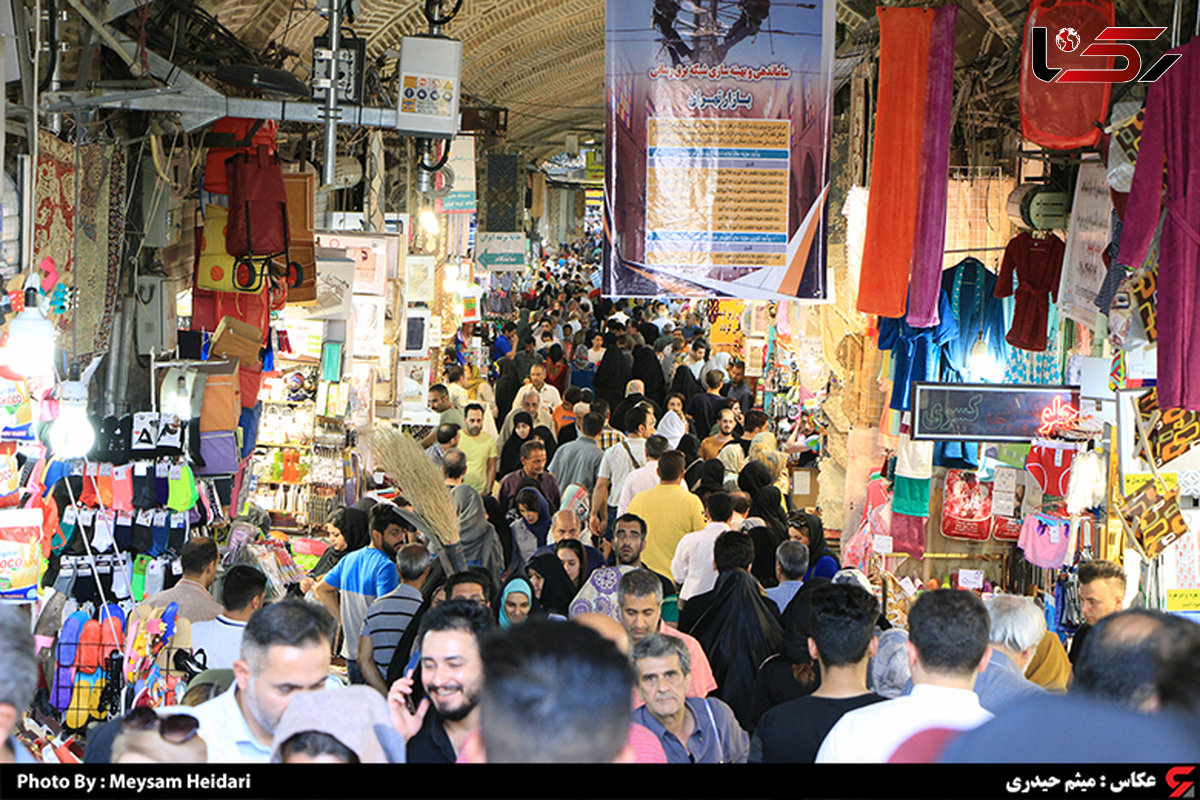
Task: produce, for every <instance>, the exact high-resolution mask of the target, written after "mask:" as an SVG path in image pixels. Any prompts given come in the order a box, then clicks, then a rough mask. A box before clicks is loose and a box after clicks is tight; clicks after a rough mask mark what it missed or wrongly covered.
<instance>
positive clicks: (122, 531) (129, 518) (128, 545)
mask: <svg viewBox="0 0 1200 800" xmlns="http://www.w3.org/2000/svg"><path fill="white" fill-rule="evenodd" d="M113 541H114V542H115V543H116V545H117V549H118V550H120V551H121V552H122V553H127V552H129V551H130V550H132V549H133V515H132V514H130V513H128V512H121V513H120V514H117V522H116V525H114V526H113Z"/></svg>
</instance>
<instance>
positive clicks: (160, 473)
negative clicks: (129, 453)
mask: <svg viewBox="0 0 1200 800" xmlns="http://www.w3.org/2000/svg"><path fill="white" fill-rule="evenodd" d="M170 471H171V465H170V464H168V463H167V462H165V461H159V462H158V463H157V464H155V465H154V477H156V478H165V477H167V473H168V472H170Z"/></svg>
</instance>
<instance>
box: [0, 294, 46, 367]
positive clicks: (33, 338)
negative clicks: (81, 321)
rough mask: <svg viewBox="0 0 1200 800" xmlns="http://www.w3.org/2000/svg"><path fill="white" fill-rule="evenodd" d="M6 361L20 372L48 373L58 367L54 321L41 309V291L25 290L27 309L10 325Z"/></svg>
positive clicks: (5, 353)
mask: <svg viewBox="0 0 1200 800" xmlns="http://www.w3.org/2000/svg"><path fill="white" fill-rule="evenodd" d="M4 360H5V362H6V363H7V364H8V367H9V369H11V370H12V371H13V372H15V373H17V374H18V375H46V374H48V373H50V372H52V371H53V370H54V323H52V322H50V320H48V319H46V317H45V316H43V315H42V312H41V310H40V309H39V308H38V290H37V289H36V288H35V287H32V286H30V287H27V288H26V289H25V308H24V309H23V310H22V311H21V313H19V314H17V316H16V317H14V318H13V321H12V322H10V323H9V324H8V346H7V347H5V348H4Z"/></svg>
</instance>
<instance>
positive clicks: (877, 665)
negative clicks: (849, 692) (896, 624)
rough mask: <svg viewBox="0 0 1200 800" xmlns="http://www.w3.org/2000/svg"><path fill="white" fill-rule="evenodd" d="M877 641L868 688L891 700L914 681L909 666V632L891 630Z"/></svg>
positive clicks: (868, 669) (868, 667)
mask: <svg viewBox="0 0 1200 800" xmlns="http://www.w3.org/2000/svg"><path fill="white" fill-rule="evenodd" d="M876 639H877V640H878V641H879V647H878V649H877V650H876V651H875V657H874V658H872V659H871V661H870V663H869V665H868V666H867V688H868V689H870V690H871V691H872V692H874V693H875V694H877V695H879V696H881V697H886V698H888V699H889V700H891V699H893V698H896V697H899V696H900V695H901V694H903V692H904V687H905V686H907V685H908V682H909V681H910V680H911V679H912V672H911V670H910V668H909V664H908V647H907V645H908V631H906V630H904V629H903V628H889V629H888V630H886V631H884V632H883V633H881V634H879V635H878V636H877V637H876Z"/></svg>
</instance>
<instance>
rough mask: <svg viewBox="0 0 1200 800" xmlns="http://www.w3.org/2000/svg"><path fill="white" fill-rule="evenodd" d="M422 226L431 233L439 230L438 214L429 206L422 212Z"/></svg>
mask: <svg viewBox="0 0 1200 800" xmlns="http://www.w3.org/2000/svg"><path fill="white" fill-rule="evenodd" d="M421 227H422V228H424V230H425V232H426V233H429V234H434V233H437V232H438V218H437V214H435V213H433V210H432V209H428V208H427V209H425V210H424V211H422V212H421Z"/></svg>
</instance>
